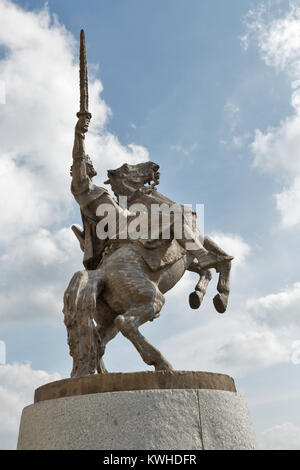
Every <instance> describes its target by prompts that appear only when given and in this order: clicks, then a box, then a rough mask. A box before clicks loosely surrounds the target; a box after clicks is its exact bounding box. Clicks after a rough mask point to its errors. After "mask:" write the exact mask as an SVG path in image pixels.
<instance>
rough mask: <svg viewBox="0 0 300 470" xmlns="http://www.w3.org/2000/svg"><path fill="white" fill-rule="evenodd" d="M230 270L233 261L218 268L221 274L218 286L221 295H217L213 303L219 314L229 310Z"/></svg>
mask: <svg viewBox="0 0 300 470" xmlns="http://www.w3.org/2000/svg"><path fill="white" fill-rule="evenodd" d="M230 270H231V261H227V262H224V263H222V264H220V266H219V267H218V268H217V271H218V272H219V282H218V285H217V290H218V292H219V294H217V295H215V297H214V298H213V303H214V306H215V309H216V310H217V312H219V313H224V312H225V311H226V308H227V304H228V297H229V292H230Z"/></svg>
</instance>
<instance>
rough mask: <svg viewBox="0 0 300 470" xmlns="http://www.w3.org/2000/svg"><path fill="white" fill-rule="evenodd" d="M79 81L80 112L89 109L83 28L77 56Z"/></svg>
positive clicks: (85, 111)
mask: <svg viewBox="0 0 300 470" xmlns="http://www.w3.org/2000/svg"><path fill="white" fill-rule="evenodd" d="M79 63H80V68H79V81H80V112H81V113H87V112H88V110H89V92H88V72H87V61H86V47H85V36H84V31H83V29H82V30H81V31H80V56H79Z"/></svg>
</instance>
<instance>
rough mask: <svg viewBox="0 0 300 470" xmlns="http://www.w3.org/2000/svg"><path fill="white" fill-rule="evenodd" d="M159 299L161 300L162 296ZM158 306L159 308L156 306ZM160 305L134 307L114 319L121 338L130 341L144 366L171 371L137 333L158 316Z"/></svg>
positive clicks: (168, 365) (166, 363) (164, 361)
mask: <svg viewBox="0 0 300 470" xmlns="http://www.w3.org/2000/svg"><path fill="white" fill-rule="evenodd" d="M161 297H162V298H163V295H162V294H161ZM159 304H160V306H158V305H159ZM162 304H163V302H158V303H157V302H155V304H151V305H149V304H146V305H145V304H144V305H140V306H138V307H134V308H132V309H130V310H128V311H127V312H125V313H124V314H122V315H118V316H117V318H116V319H115V325H116V326H117V328H118V329H119V330H120V331H121V333H122V334H123V336H125V337H126V338H127V339H129V341H131V343H132V344H133V345H134V347H135V348H136V349H137V351H138V352H139V353H140V355H141V357H142V359H143V361H144V362H145V363H146V364H148V365H149V366H154V367H155V370H173V367H172V366H171V364H170V363H169V362H168V361H167V360H166V359H165V358H164V356H163V355H162V354H161V352H160V351H159V350H158V349H156V348H155V347H154V346H153V345H152V344H150V343H149V341H148V340H147V339H146V338H145V337H144V336H143V335H142V334H141V333H140V331H139V326H141V325H143V324H144V323H145V322H146V321H151V320H153V319H154V318H156V317H157V316H159V311H160V309H161V307H162Z"/></svg>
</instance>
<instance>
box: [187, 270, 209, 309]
mask: <svg viewBox="0 0 300 470" xmlns="http://www.w3.org/2000/svg"><path fill="white" fill-rule="evenodd" d="M188 271H192V272H194V273H197V274H199V276H200V279H199V281H198V282H197V284H196V286H195V290H194V292H192V293H191V294H190V296H189V304H190V307H191V308H192V309H197V308H199V307H200V305H201V303H202V300H203V297H204V296H205V294H206V289H207V286H208V284H209V283H210V281H211V279H212V275H211V272H210V271H209V270H206V271H202V270H201V269H200V268H199V266H198V265H197V264H195V263H193V264H192V265H191V266H189V268H188Z"/></svg>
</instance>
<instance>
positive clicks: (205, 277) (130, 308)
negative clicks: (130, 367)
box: [64, 161, 232, 377]
mask: <svg viewBox="0 0 300 470" xmlns="http://www.w3.org/2000/svg"><path fill="white" fill-rule="evenodd" d="M88 164H89V165H90V164H91V163H90V161H89V163H88ZM153 168H154V174H153ZM157 171H158V165H156V164H153V163H152V162H147V163H145V164H138V165H127V164H126V165H123V166H122V167H120V168H119V169H118V170H113V171H112V170H110V171H109V172H108V175H109V180H108V181H107V182H109V183H110V184H111V186H112V189H113V190H114V191H115V194H116V195H119V194H120V193H122V192H123V193H124V187H126V191H127V194H128V192H129V193H130V192H131V195H132V194H138V195H140V197H141V200H142V201H145V198H146V199H147V193H149V194H150V196H152V199H151V197H150V201H152V202H153V198H154V200H158V201H160V200H161V199H162V198H164V200H166V198H165V197H164V196H163V195H160V194H159V193H158V192H157V191H156V190H155V189H154V188H153V187H150V189H148V188H149V186H148V188H147V187H145V186H144V185H145V184H146V183H150V181H155V182H156V184H157V183H158V175H157ZM149 175H150V176H149ZM128 188H129V189H128ZM143 189H145V192H144V193H143V191H142V190H143ZM81 194H82V192H81ZM145 195H146V196H145ZM81 197H82V196H81ZM135 201H136V199H135ZM168 201H170V200H168ZM170 202H173V201H170ZM83 220H84V221H85V218H84V217H83ZM84 225H85V230H86V224H84ZM74 231H75V234H76V235H77V237H78V238H79V239H80V240H81V247H82V249H83V250H85V246H84V244H85V241H84V232H80V230H79V229H78V228H76V230H75V229H74ZM203 247H204V249H203V256H201V257H200V260H199V259H197V258H195V256H194V252H193V251H188V250H186V249H185V246H184V244H182V242H181V241H179V240H176V239H168V240H154V241H153V240H131V239H129V240H118V239H116V240H109V241H108V243H107V244H106V246H105V249H104V251H103V252H102V254H101V258H100V261H99V264H98V265H97V266H96V267H94V268H92V269H86V270H84V271H79V272H77V273H75V274H74V276H73V278H72V280H71V282H70V284H69V286H68V288H67V290H66V292H65V296H64V314H65V324H66V326H67V329H68V342H69V346H70V354H71V356H73V361H74V363H73V370H72V373H71V376H72V377H78V376H82V375H87V374H93V373H94V372H95V370H97V371H98V372H99V373H105V372H107V371H106V368H105V365H104V362H103V355H104V352H105V347H106V345H107V343H108V342H109V341H110V340H112V339H113V338H114V337H115V336H116V335H117V334H118V332H121V333H122V334H123V335H124V336H125V337H126V338H127V339H129V340H130V341H131V342H132V344H133V345H134V346H135V348H136V349H137V351H138V352H139V353H140V355H141V357H142V359H143V360H144V362H145V363H146V364H148V365H152V366H154V367H155V370H171V369H172V366H171V365H170V363H169V362H168V361H167V360H166V359H165V358H164V357H163V356H162V354H161V353H160V352H159V351H158V350H157V349H156V348H155V347H154V346H153V345H151V344H150V343H149V342H148V340H147V339H146V338H144V337H143V335H142V334H141V333H140V331H139V327H140V326H141V325H142V324H144V323H145V322H147V321H153V320H154V319H155V318H157V317H159V315H160V311H161V308H162V307H163V305H164V302H165V299H164V294H165V293H166V292H167V291H169V290H170V289H172V287H174V286H175V284H176V283H177V282H178V281H179V280H180V279H181V277H182V276H183V274H184V273H185V271H186V270H189V271H192V272H195V273H198V274H199V276H200V279H199V282H198V283H197V285H196V287H195V291H194V292H193V293H192V294H190V299H189V300H190V306H191V307H192V308H198V307H200V304H201V301H202V299H203V296H204V295H205V292H206V288H207V285H208V283H209V281H210V280H211V277H212V276H211V273H210V270H209V269H210V268H214V269H215V270H216V271H217V272H219V282H218V286H217V290H218V292H219V293H218V294H217V295H216V296H215V297H214V306H215V308H216V310H217V311H218V312H220V313H223V312H225V310H226V307H227V302H228V296H229V274H230V267H231V260H232V257H230V256H229V255H227V254H226V253H225V252H224V251H223V250H222V249H221V248H219V247H218V246H217V245H216V243H214V242H213V241H212V240H211V239H210V238H209V237H207V236H205V237H204V238H203Z"/></svg>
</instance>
